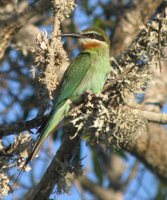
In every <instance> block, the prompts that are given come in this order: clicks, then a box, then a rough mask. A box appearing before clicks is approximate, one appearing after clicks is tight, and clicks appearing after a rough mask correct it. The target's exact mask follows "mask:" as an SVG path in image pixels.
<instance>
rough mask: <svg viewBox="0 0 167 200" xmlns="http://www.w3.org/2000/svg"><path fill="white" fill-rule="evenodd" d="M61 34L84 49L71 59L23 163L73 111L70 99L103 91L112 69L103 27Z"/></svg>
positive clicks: (33, 154) (31, 156)
mask: <svg viewBox="0 0 167 200" xmlns="http://www.w3.org/2000/svg"><path fill="white" fill-rule="evenodd" d="M61 36H62V37H76V38H78V39H79V43H80V45H81V48H82V52H81V53H80V54H79V55H78V56H77V57H76V58H75V59H74V60H73V61H72V62H71V64H70V65H69V67H68V69H67V70H66V72H65V74H64V76H63V78H62V81H61V82H60V84H59V87H58V89H57V95H56V97H55V98H56V99H55V101H54V105H53V108H52V110H51V113H50V114H49V117H48V120H47V122H46V123H45V124H44V125H42V128H40V129H39V130H40V131H39V132H40V135H39V136H38V138H37V140H36V142H35V145H34V147H33V149H32V151H31V153H30V155H29V157H28V158H27V160H26V162H25V164H24V167H23V168H25V166H26V165H27V164H28V163H29V162H30V161H31V160H32V159H33V158H34V157H35V156H36V154H37V152H38V151H39V149H40V147H41V145H42V144H43V143H44V141H45V140H46V138H47V137H48V136H49V135H50V134H52V133H54V132H55V131H56V128H57V126H58V125H59V124H60V122H61V121H62V119H63V118H64V117H65V116H67V114H68V112H69V111H70V105H71V102H73V101H74V100H77V98H79V97H80V96H81V95H82V94H83V93H84V92H85V91H86V90H90V91H92V92H93V93H100V92H101V91H102V88H103V86H104V83H105V81H106V79H107V77H108V75H109V72H110V70H111V67H110V59H109V50H110V40H109V38H108V36H107V34H106V33H105V32H104V31H103V30H102V29H100V28H97V27H94V28H87V29H85V30H83V31H81V32H80V33H72V34H62V35H61Z"/></svg>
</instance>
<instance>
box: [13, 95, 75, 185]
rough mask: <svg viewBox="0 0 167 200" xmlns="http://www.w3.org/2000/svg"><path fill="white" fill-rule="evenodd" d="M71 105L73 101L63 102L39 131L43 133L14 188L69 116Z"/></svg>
mask: <svg viewBox="0 0 167 200" xmlns="http://www.w3.org/2000/svg"><path fill="white" fill-rule="evenodd" d="M70 104H71V101H70V100H69V99H68V100H66V101H65V102H62V103H61V104H60V105H58V106H57V107H56V108H55V109H54V108H53V110H52V111H51V113H50V115H49V119H48V121H47V123H46V125H45V126H44V127H43V129H42V130H41V129H39V130H40V131H41V133H40V135H39V136H38V138H37V140H36V142H35V145H34V147H33V149H32V151H31V152H30V155H29V156H28V158H27V159H26V161H25V163H24V165H23V167H22V168H21V170H20V172H19V174H18V176H17V177H16V180H15V181H14V184H13V187H12V188H14V186H15V184H16V183H17V182H18V180H19V179H20V177H21V175H22V173H23V171H24V170H25V168H26V166H27V165H28V164H29V162H30V161H31V160H32V159H33V158H35V156H36V155H37V153H38V151H39V149H40V147H41V146H42V145H43V143H44V142H45V140H46V138H47V137H48V136H49V135H50V134H51V133H53V132H55V130H56V128H57V126H58V125H59V123H60V122H61V121H62V119H63V118H64V117H65V116H66V115H67V113H68V112H69V110H70Z"/></svg>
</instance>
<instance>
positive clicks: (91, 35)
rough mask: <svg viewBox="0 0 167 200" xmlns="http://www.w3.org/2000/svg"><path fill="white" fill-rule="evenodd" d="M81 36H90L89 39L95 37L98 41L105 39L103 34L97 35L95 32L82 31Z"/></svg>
mask: <svg viewBox="0 0 167 200" xmlns="http://www.w3.org/2000/svg"><path fill="white" fill-rule="evenodd" d="M83 36H84V37H85V38H91V39H96V40H100V41H105V39H104V37H103V36H101V35H98V34H96V33H84V34H83Z"/></svg>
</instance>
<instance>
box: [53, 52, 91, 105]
mask: <svg viewBox="0 0 167 200" xmlns="http://www.w3.org/2000/svg"><path fill="white" fill-rule="evenodd" d="M90 67H91V61H90V54H89V53H88V52H82V53H80V54H79V55H78V56H77V57H76V59H74V60H73V61H72V63H71V64H70V66H69V68H68V69H67V71H66V72H65V74H64V77H63V80H62V82H61V83H60V85H59V88H58V91H57V95H56V99H55V104H54V105H55V106H57V104H59V103H61V102H62V101H64V100H65V99H68V98H70V97H71V96H72V94H73V92H74V91H75V89H76V88H77V87H78V85H79V84H80V83H81V81H82V79H83V78H84V77H85V75H86V73H87V72H88V70H89V69H90Z"/></svg>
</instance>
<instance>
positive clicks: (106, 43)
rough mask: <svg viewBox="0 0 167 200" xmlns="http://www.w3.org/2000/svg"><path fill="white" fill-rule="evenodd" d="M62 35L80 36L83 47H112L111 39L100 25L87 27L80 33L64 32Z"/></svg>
mask: <svg viewBox="0 0 167 200" xmlns="http://www.w3.org/2000/svg"><path fill="white" fill-rule="evenodd" d="M61 36H62V37H76V38H78V39H79V42H80V44H81V47H82V48H83V49H92V48H99V47H107V48H109V47H110V40H109V38H108V36H107V34H106V33H105V32H104V31H103V30H102V29H101V28H98V27H93V28H87V29H85V30H83V31H81V32H80V33H67V34H62V35H61Z"/></svg>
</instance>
